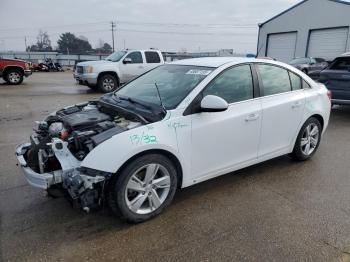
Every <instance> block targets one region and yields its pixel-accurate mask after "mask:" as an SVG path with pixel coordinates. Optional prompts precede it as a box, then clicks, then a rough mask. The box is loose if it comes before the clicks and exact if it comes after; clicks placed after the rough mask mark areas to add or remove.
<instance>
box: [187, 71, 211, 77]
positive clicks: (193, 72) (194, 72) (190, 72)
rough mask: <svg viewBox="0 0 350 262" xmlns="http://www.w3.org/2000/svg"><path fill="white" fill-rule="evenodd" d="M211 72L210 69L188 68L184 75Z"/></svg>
mask: <svg viewBox="0 0 350 262" xmlns="http://www.w3.org/2000/svg"><path fill="white" fill-rule="evenodd" d="M210 73H211V70H198V69H191V70H189V71H188V72H187V73H186V75H201V76H207V75H209V74H210Z"/></svg>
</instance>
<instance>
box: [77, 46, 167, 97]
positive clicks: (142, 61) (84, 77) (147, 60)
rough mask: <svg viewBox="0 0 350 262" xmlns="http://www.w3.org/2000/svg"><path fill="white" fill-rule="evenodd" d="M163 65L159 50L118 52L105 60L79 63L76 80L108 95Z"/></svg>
mask: <svg viewBox="0 0 350 262" xmlns="http://www.w3.org/2000/svg"><path fill="white" fill-rule="evenodd" d="M162 64H164V59H163V55H162V53H161V52H160V51H158V50H153V49H150V50H126V51H117V52H115V53H113V54H111V55H110V56H108V57H107V58H105V60H100V61H88V62H81V63H78V64H77V66H76V69H75V72H74V78H75V79H76V80H77V81H78V83H79V84H81V85H86V86H88V87H90V88H92V89H98V90H100V91H101V92H103V93H108V92H112V91H114V90H116V89H118V88H119V87H120V85H121V84H124V83H126V82H129V81H130V80H132V79H134V78H135V77H137V76H139V75H142V74H143V73H145V72H147V71H149V70H151V69H153V68H155V67H157V66H159V65H162Z"/></svg>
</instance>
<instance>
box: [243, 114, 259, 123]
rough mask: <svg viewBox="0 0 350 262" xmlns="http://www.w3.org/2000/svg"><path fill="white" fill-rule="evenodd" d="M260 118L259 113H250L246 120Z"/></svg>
mask: <svg viewBox="0 0 350 262" xmlns="http://www.w3.org/2000/svg"><path fill="white" fill-rule="evenodd" d="M258 119H259V114H250V115H249V116H247V117H246V119H245V121H246V122H251V121H256V120H258Z"/></svg>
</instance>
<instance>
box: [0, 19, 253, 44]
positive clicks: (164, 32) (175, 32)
mask: <svg viewBox="0 0 350 262" xmlns="http://www.w3.org/2000/svg"><path fill="white" fill-rule="evenodd" d="M110 23H111V26H112V29H109V30H107V29H99V30H89V31H79V32H74V31H72V33H75V34H86V33H97V32H106V31H110V30H112V41H113V38H114V32H115V28H116V23H115V22H110ZM112 23H113V24H112ZM118 31H121V32H130V33H151V34H167V35H207V36H234V35H238V36H240V35H252V36H253V35H254V36H255V35H256V34H255V33H247V32H242V33H233V32H222V33H220V32H213V33H212V32H179V31H154V30H136V29H128V28H118ZM61 34H62V33H54V34H48V36H49V37H53V36H58V35H61ZM26 37H27V38H36V36H35V35H27V36H26ZM18 38H23V36H7V37H0V39H18Z"/></svg>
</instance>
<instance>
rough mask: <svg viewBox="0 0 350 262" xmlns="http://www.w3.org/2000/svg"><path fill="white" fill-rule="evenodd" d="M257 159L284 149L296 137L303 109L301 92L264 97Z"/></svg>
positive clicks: (303, 96) (302, 93) (303, 99)
mask: <svg viewBox="0 0 350 262" xmlns="http://www.w3.org/2000/svg"><path fill="white" fill-rule="evenodd" d="M261 102H262V110H263V113H262V114H263V116H262V119H263V120H262V125H261V141H260V147H259V157H262V156H264V155H266V154H269V153H273V152H276V151H279V150H283V149H286V148H287V147H289V146H290V145H291V143H292V141H293V138H294V137H295V136H296V135H297V132H298V128H299V125H300V121H301V119H302V115H303V112H304V107H305V95H304V91H303V90H299V91H293V92H288V93H282V94H278V95H274V96H269V97H264V98H262V100H261Z"/></svg>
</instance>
